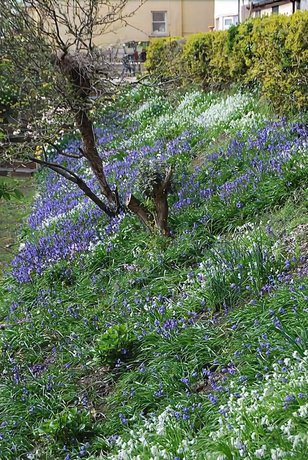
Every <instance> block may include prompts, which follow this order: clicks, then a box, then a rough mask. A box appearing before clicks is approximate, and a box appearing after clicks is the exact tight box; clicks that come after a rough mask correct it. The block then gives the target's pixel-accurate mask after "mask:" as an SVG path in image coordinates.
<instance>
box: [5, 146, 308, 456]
mask: <svg viewBox="0 0 308 460" xmlns="http://www.w3.org/2000/svg"><path fill="white" fill-rule="evenodd" d="M214 148H216V147H214ZM201 151H202V149H201ZM200 162H201V163H202V161H201V160H200V158H199V159H198V164H199V163H200ZM233 166H234V165H233ZM238 167H241V165H240V163H239V166H238ZM221 168H222V169H221V171H225V170H224V169H223V168H224V167H223V166H221ZM227 170H228V165H227V166H226V171H227ZM226 171H225V173H227V172H226ZM293 172H294V171H293ZM292 174H293V173H292ZM222 175H223V173H221V174H220V175H219V180H221V177H222ZM292 177H295V176H292ZM298 177H299V178H300V177H301V175H299V176H298ZM294 183H295V184H296V186H295V187H293V188H292V189H290V190H289V191H288V192H285V191H284V189H283V188H281V187H282V185H281V187H280V185H279V184H280V182H279V179H278V178H275V177H274V179H273V181H272V182H270V181H269V180H267V181H265V182H264V183H262V184H259V185H258V192H259V195H258V199H252V198H251V195H249V194H247V195H245V194H243V193H242V192H240V193H239V196H238V197H237V198H236V201H235V202H237V201H238V199H239V198H240V199H241V201H242V203H241V206H242V207H241V208H239V209H237V208H236V206H233V207H232V212H231V207H230V208H228V207H220V204H219V203H218V202H216V201H214V202H213V203H212V204H211V206H212V208H211V207H208V208H207V209H206V210H205V209H203V208H201V207H200V206H199V207H198V206H196V207H191V208H184V209H183V210H182V211H181V212H180V213H179V214H178V216H177V217H174V218H173V221H172V222H173V225H174V227H175V228H176V229H177V233H176V237H175V238H174V239H173V240H170V241H166V240H165V239H162V238H160V237H158V236H153V237H149V235H147V234H146V233H144V232H143V231H142V230H141V229H140V228H139V225H138V223H136V222H135V221H134V219H132V218H129V219H126V220H124V221H123V222H122V224H121V227H122V228H121V232H120V233H118V234H117V235H116V236H115V237H114V238H112V239H111V241H112V244H113V250H112V251H111V252H109V251H108V250H107V249H106V246H104V245H103V246H98V247H97V248H96V250H95V251H93V252H92V253H91V254H90V255H89V256H84V255H81V256H80V257H79V258H77V259H76V261H75V263H74V264H71V263H70V264H66V263H65V262H60V263H58V264H57V265H54V266H52V267H51V268H50V269H48V270H47V271H46V272H45V274H44V275H43V276H40V277H36V278H35V279H34V282H33V283H28V284H25V285H21V286H18V285H15V284H13V285H12V284H11V283H12V282H11V281H10V280H9V281H8V282H7V287H8V288H9V291H12V286H13V290H14V293H13V294H12V292H11V293H10V292H7V291H6V290H4V289H3V292H2V300H5V302H6V306H3V307H2V308H1V312H2V313H1V317H2V321H3V322H5V323H6V326H7V327H6V328H5V330H4V331H3V333H2V353H3V355H2V358H3V359H2V370H3V371H4V374H3V382H2V384H1V386H0V407H1V409H2V413H3V415H4V424H3V425H2V439H1V441H2V450H1V458H3V459H14V458H29V457H27V455H30V456H32V457H30V458H38V459H45V458H46V459H49V458H56V459H64V458H65V459H67V460H68V459H70V458H82V457H85V458H91V459H97V458H110V459H112V458H117V459H119V460H120V459H124V458H127V459H130V460H132V459H136V460H137V459H144V460H147V459H152V458H153V459H161V458H167V459H169V458H170V459H176V458H177V459H184V458H185V459H187V460H189V459H193V458H197V459H200V460H202V459H206V458H209V459H210V458H212V459H215V460H218V459H219V458H228V459H233V458H234V459H237V458H249V459H255V458H266V459H272V458H283V455H284V454H283V453H282V454H281V452H280V451H279V449H280V450H281V451H285V452H288V453H287V454H286V455H288V456H285V458H295V459H298V460H304V459H305V458H307V442H305V431H306V425H305V420H304V417H303V416H302V415H301V414H303V415H305V409H303V407H304V404H305V402H307V401H306V400H305V398H306V397H307V386H306V382H305V370H304V369H303V368H302V367H300V366H302V364H301V363H302V361H303V360H305V359H306V358H305V354H304V352H305V350H306V348H307V335H306V332H305V328H306V327H307V319H306V310H305V308H306V301H307V289H306V287H305V285H304V278H303V276H302V275H303V273H302V272H303V271H304V269H305V259H303V256H306V255H307V253H306V250H307V248H306V245H305V229H306V228H307V227H306V226H307V224H308V218H307V209H306V201H305V190H304V184H303V182H302V180H298V182H296V181H295V179H294ZM265 185H266V186H265ZM279 187H280V188H279ZM207 206H208V205H207ZM205 212H211V213H212V215H213V218H212V219H211V220H210V221H209V222H207V223H204V222H203V223H200V222H199V224H198V226H196V225H195V224H196V223H197V221H198V219H199V218H200V216H202V215H204V213H205ZM243 224H244V226H243ZM192 229H193V231H192ZM3 304H4V302H3ZM8 307H9V308H10V314H9V315H8ZM292 356H293V357H292ZM285 359H287V360H289V361H284V360H285ZM272 366H274V367H272ZM273 389H274V391H273ZM261 396H262V397H261ZM236 404H238V406H236ZM301 408H302V409H301ZM298 411H301V412H300V413H299V415H298V414H297V412H298ZM294 414H295V415H294ZM264 417H266V418H265V419H264ZM289 420H291V423H290V426H289V427H288V426H287V427H285V426H286V424H287V423H288V421H289ZM282 428H283V429H282ZM295 435H300V439H299V440H298V442H297V441H296V440H294V439H293V438H294V436H295ZM118 436H121V437H120V438H119V437H118ZM292 437H293V438H292ZM303 440H304V441H303ZM295 441H296V442H295ZM264 445H265V446H266V448H265V449H264V448H263V446H264ZM294 446H295V447H294ZM271 449H272V450H273V449H274V452H271ZM275 449H276V450H275ZM263 451H264V452H263ZM292 452H293V453H294V455H293V453H292ZM223 455H224V457H222V456H223ZM292 455H293V457H292Z"/></svg>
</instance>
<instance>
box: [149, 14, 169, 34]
mask: <svg viewBox="0 0 308 460" xmlns="http://www.w3.org/2000/svg"><path fill="white" fill-rule="evenodd" d="M166 16H167V14H166V11H152V32H153V34H165V33H166V32H167V25H166Z"/></svg>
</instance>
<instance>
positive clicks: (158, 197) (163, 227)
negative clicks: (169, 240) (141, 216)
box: [154, 190, 170, 236]
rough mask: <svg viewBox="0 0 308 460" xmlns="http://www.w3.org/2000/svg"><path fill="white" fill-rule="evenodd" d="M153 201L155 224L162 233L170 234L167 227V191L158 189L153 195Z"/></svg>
mask: <svg viewBox="0 0 308 460" xmlns="http://www.w3.org/2000/svg"><path fill="white" fill-rule="evenodd" d="M154 202H155V209H156V215H155V225H156V227H157V228H158V229H159V230H160V232H161V233H162V235H164V236H170V230H169V228H168V213H169V208H168V200H167V192H166V191H165V190H159V191H158V192H157V193H156V194H155V196H154Z"/></svg>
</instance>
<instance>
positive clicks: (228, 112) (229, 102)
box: [196, 93, 253, 128]
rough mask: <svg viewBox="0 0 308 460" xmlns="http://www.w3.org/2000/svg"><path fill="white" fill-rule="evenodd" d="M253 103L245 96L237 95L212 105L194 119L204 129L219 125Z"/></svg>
mask: <svg viewBox="0 0 308 460" xmlns="http://www.w3.org/2000/svg"><path fill="white" fill-rule="evenodd" d="M252 101H253V99H252V97H251V96H249V95H247V94H241V93H237V94H234V95H232V96H228V97H227V98H225V99H222V100H221V101H219V102H216V103H215V104H212V105H211V106H210V107H209V108H208V109H207V110H205V111H204V112H203V113H201V115H200V116H199V117H198V118H197V119H196V122H197V123H198V124H200V125H202V126H204V127H206V128H209V127H211V126H214V125H216V124H221V123H224V122H227V121H229V120H231V119H232V117H234V116H235V115H236V114H237V113H242V112H244V110H245V109H246V108H247V106H248V105H249V104H251V103H252Z"/></svg>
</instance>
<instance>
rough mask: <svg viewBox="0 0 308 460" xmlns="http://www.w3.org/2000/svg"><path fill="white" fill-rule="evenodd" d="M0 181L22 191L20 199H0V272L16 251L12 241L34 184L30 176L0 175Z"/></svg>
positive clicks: (27, 208) (26, 212) (27, 205)
mask: <svg viewBox="0 0 308 460" xmlns="http://www.w3.org/2000/svg"><path fill="white" fill-rule="evenodd" d="M0 181H2V182H4V183H6V184H14V185H17V187H18V189H19V190H20V191H21V192H22V193H23V198H21V199H16V198H15V199H14V198H13V199H12V200H10V201H6V200H1V202H0V217H1V218H0V273H1V274H2V271H3V270H5V268H6V267H7V266H8V264H9V262H10V261H11V259H12V257H13V254H14V252H15V251H16V245H15V244H14V243H15V241H16V238H17V234H18V233H19V232H20V228H21V225H22V224H23V221H24V218H25V217H26V216H27V214H28V212H29V205H30V203H31V201H32V198H33V193H34V184H33V179H32V178H26V179H19V180H16V179H11V178H8V177H0ZM5 248H7V250H5Z"/></svg>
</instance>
